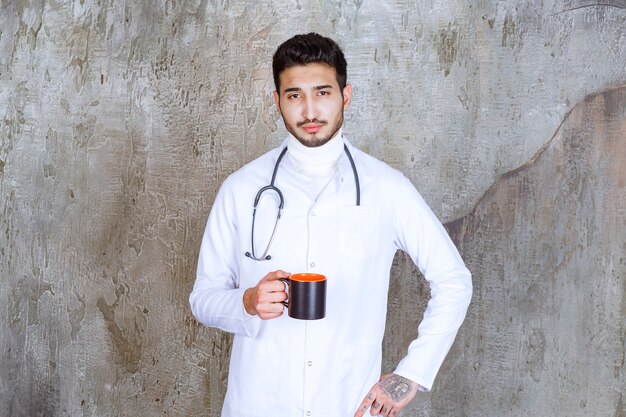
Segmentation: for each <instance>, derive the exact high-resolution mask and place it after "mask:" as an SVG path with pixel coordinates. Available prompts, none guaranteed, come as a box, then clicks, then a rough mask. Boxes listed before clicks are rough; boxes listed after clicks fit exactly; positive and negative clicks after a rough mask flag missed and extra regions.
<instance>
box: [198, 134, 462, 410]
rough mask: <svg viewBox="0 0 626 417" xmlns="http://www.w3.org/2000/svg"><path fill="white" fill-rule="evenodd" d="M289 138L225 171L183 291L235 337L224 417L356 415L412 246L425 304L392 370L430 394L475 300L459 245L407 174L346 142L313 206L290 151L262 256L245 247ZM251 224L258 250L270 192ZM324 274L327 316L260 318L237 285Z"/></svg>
mask: <svg viewBox="0 0 626 417" xmlns="http://www.w3.org/2000/svg"><path fill="white" fill-rule="evenodd" d="M286 143H287V141H285V142H284V143H283V144H282V145H281V146H280V147H279V148H277V149H274V150H272V151H270V152H268V153H266V154H265V155H263V156H261V157H260V158H258V159H256V160H254V161H253V162H251V163H249V164H247V165H246V166H244V167H242V168H241V169H240V170H238V171H237V172H235V173H234V174H232V175H231V176H229V177H228V178H227V179H226V181H225V182H224V184H223V185H222V187H221V189H220V191H219V193H218V195H217V197H216V199H215V203H214V205H213V208H212V210H211V214H210V215H209V219H208V222H207V225H206V230H205V233H204V237H203V240H202V246H201V248H200V256H199V260H198V271H197V279H196V283H195V285H194V288H193V292H192V293H191V296H190V304H191V308H192V311H193V313H194V315H195V316H196V318H197V319H198V320H199V321H200V322H201V323H203V324H204V325H206V326H211V327H217V328H220V329H222V330H224V331H227V332H232V333H234V334H235V337H234V342H233V348H232V355H231V361H230V370H229V377H228V390H227V394H226V398H225V402H224V408H223V411H222V416H223V417H274V416H287V417H294V416H303V417H307V416H315V417H318V416H319V417H345V416H352V415H353V414H354V412H355V411H356V409H357V407H358V405H359V403H360V401H361V400H362V399H363V398H364V396H365V395H366V394H367V392H368V391H369V389H370V388H371V387H372V386H373V385H374V384H375V383H376V382H378V379H379V377H380V371H381V369H380V368H381V345H382V339H383V334H384V329H385V320H386V313H387V290H388V285H389V272H390V267H391V263H392V261H393V257H394V254H395V252H396V250H398V249H400V250H403V251H405V252H407V253H408V254H409V255H410V256H411V258H412V259H413V261H414V262H415V264H416V265H417V266H418V268H419V269H420V270H421V271H422V272H423V274H424V276H425V277H426V279H427V280H428V281H429V283H430V287H431V299H430V301H429V304H428V307H427V309H426V311H425V313H424V318H423V320H422V322H421V324H420V326H419V337H417V339H416V340H414V341H413V342H412V343H411V345H410V346H409V348H408V354H407V356H406V357H405V358H404V359H403V360H402V361H401V362H400V364H399V365H398V366H397V369H396V370H395V371H394V372H395V373H396V374H398V375H401V376H404V377H406V378H409V379H411V380H413V381H415V382H417V383H418V384H420V385H421V386H422V387H424V388H426V389H430V388H431V387H432V384H433V381H434V379H435V375H436V374H437V371H438V370H439V367H440V366H441V363H442V362H443V360H444V358H445V356H446V354H447V352H448V350H449V349H450V346H451V345H452V342H453V340H454V338H455V336H456V333H457V330H458V328H459V326H460V325H461V323H462V321H463V319H464V317H465V313H466V310H467V306H468V304H469V301H470V298H471V291H472V284H471V277H470V273H469V271H468V270H467V269H466V268H465V266H464V264H463V261H462V260H461V258H460V256H459V254H458V252H457V250H456V248H455V247H454V245H453V243H452V242H451V240H450V239H449V237H448V235H447V233H446V232H445V230H444V228H443V227H442V225H441V223H440V222H439V221H438V220H437V218H436V217H435V216H434V215H433V213H432V212H431V210H430V209H429V208H428V206H427V205H426V203H425V202H424V201H423V199H422V198H421V196H420V195H419V194H418V192H417V191H416V190H415V188H414V187H413V185H412V184H411V183H410V181H409V180H408V179H407V178H406V177H404V176H403V175H402V174H401V173H400V172H398V171H396V170H394V169H393V168H391V167H389V166H388V165H386V164H384V163H383V162H380V161H378V160H376V159H375V158H373V157H371V156H369V155H367V154H365V153H363V152H361V151H359V150H358V149H356V148H354V147H353V146H351V145H350V144H349V143H348V142H347V141H346V144H347V145H348V147H349V150H350V152H351V154H352V156H353V158H354V161H355V163H356V167H357V170H358V175H359V179H360V185H361V206H360V207H357V206H356V205H355V200H356V197H355V196H356V192H355V181H354V175H353V172H352V168H351V166H350V162H349V160H348V158H347V155H346V154H345V153H344V154H342V156H341V159H340V161H339V169H338V172H337V173H336V174H335V175H334V177H333V178H332V180H331V182H330V184H329V185H328V186H327V187H326V188H325V189H324V191H323V192H322V194H321V195H320V196H319V198H318V199H317V201H313V199H312V198H311V197H310V193H309V192H308V188H307V186H308V184H310V181H311V179H310V178H309V177H307V176H305V175H303V174H301V173H299V172H298V171H297V170H296V169H295V168H294V167H293V165H292V163H291V161H290V159H289V158H288V157H285V158H283V160H282V162H281V163H280V167H279V169H278V173H277V176H276V186H278V187H279V188H280V189H281V191H282V193H283V195H284V198H285V207H284V211H283V215H282V218H281V219H280V221H279V223H278V228H277V230H276V235H275V237H274V240H273V243H272V245H271V247H270V250H269V254H270V255H271V256H272V259H271V260H269V261H254V260H252V259H250V258H248V257H246V256H244V253H245V252H247V251H250V249H251V247H250V238H251V227H252V206H253V200H254V198H255V196H256V194H257V191H258V190H259V189H260V188H261V187H263V186H265V185H267V184H268V183H269V181H270V178H271V175H272V171H273V169H274V164H275V162H276V159H277V158H278V155H279V153H280V151H281V150H282V148H284V146H286ZM259 207H260V208H259V211H258V212H257V222H256V230H255V240H257V242H258V243H257V249H256V252H257V256H258V255H259V253H261V252H262V251H263V250H264V249H265V246H266V245H267V241H268V239H269V235H270V234H271V229H272V227H273V223H274V220H275V214H274V213H275V212H274V210H275V207H276V201H275V199H274V198H273V197H272V196H270V195H265V196H264V197H263V198H262V199H261V202H260V204H259ZM277 269H282V270H285V271H288V272H291V273H296V272H307V271H308V272H316V273H321V274H324V275H326V276H327V307H326V318H324V319H321V320H317V321H301V320H295V319H292V318H290V317H289V316H288V315H287V312H286V311H285V314H283V316H281V317H279V318H277V319H273V320H261V319H259V318H258V317H257V316H250V315H248V314H247V313H246V311H245V309H244V307H243V302H242V299H243V292H244V291H245V289H246V288H249V287H253V286H255V285H256V284H257V282H258V281H259V280H260V279H261V278H263V276H265V275H266V274H267V273H268V272H270V271H274V270H277Z"/></svg>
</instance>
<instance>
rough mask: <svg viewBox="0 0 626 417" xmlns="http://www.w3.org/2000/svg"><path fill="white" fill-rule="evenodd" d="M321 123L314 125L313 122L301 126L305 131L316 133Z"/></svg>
mask: <svg viewBox="0 0 626 417" xmlns="http://www.w3.org/2000/svg"><path fill="white" fill-rule="evenodd" d="M322 126H323V125H314V124H310V125H305V126H302V128H303V129H304V130H305V131H306V132H307V133H317V132H319V130H320V129H321V128H322Z"/></svg>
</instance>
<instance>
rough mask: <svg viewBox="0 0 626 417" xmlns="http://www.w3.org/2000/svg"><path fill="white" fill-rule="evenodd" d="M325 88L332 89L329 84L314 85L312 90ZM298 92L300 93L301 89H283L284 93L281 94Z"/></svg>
mask: <svg viewBox="0 0 626 417" xmlns="http://www.w3.org/2000/svg"><path fill="white" fill-rule="evenodd" d="M326 88H333V86H332V85H330V84H324V85H316V86H315V87H313V90H324V89H326ZM298 91H302V89H301V88H300V87H291V88H287V89H285V91H283V94H284V93H293V92H298Z"/></svg>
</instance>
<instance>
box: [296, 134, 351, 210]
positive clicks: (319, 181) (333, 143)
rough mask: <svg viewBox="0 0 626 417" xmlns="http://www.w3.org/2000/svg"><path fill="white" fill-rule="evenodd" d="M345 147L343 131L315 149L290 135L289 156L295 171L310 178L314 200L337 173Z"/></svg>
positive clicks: (310, 188)
mask: <svg viewBox="0 0 626 417" xmlns="http://www.w3.org/2000/svg"><path fill="white" fill-rule="evenodd" d="M343 146H344V142H343V135H342V130H341V129H339V131H338V132H337V134H336V135H335V137H334V138H332V139H331V140H329V141H328V142H327V143H325V144H324V145H322V146H318V147H315V148H310V147H308V146H304V145H303V144H301V143H300V141H298V139H296V138H295V137H294V136H293V135H292V134H289V140H288V143H287V156H288V157H289V159H290V161H291V163H292V164H293V166H294V167H295V169H297V170H298V171H299V172H300V173H302V174H304V175H306V176H308V177H310V179H311V186H310V187H309V188H308V189H309V192H310V195H311V198H313V200H317V198H318V197H319V196H320V194H322V192H323V191H324V189H325V188H326V186H327V185H328V184H329V183H330V180H331V179H332V177H333V175H334V174H335V172H337V167H338V166H339V159H340V158H341V153H342V152H343Z"/></svg>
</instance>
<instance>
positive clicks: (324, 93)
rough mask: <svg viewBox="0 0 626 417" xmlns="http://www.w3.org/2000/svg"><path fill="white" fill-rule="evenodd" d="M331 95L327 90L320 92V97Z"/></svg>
mask: <svg viewBox="0 0 626 417" xmlns="http://www.w3.org/2000/svg"><path fill="white" fill-rule="evenodd" d="M329 94H330V91H326V90H321V91H320V92H319V95H320V96H327V95H329Z"/></svg>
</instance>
